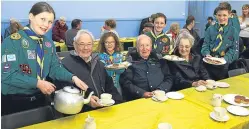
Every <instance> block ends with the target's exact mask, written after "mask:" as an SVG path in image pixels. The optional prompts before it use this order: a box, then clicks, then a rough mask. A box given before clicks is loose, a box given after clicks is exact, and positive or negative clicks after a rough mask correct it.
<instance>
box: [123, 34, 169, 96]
mask: <svg viewBox="0 0 249 129" xmlns="http://www.w3.org/2000/svg"><path fill="white" fill-rule="evenodd" d="M131 56H132V58H133V61H132V65H131V66H129V67H128V69H126V70H125V72H124V73H122V74H121V76H120V81H119V82H120V85H121V87H122V90H123V97H124V98H125V99H126V100H134V99H138V98H151V97H152V96H153V91H155V90H163V91H165V92H168V91H170V90H171V87H172V84H173V78H172V76H171V74H170V71H169V68H168V65H167V63H166V60H163V59H159V58H158V57H157V54H156V52H155V51H152V41H151V39H150V37H148V36H147V35H144V34H142V35H140V36H138V38H137V52H136V54H132V55H131Z"/></svg>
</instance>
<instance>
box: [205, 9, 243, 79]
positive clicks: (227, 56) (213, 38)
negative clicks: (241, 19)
mask: <svg viewBox="0 0 249 129" xmlns="http://www.w3.org/2000/svg"><path fill="white" fill-rule="evenodd" d="M216 11H217V13H216V15H217V16H216V17H217V20H218V23H216V24H215V25H213V26H210V27H209V28H208V29H207V31H206V33H205V38H204V43H203V45H202V49H201V54H202V55H203V56H204V57H218V58H223V59H224V60H225V61H226V64H224V65H219V66H218V65H211V64H206V63H205V66H206V68H207V70H208V72H209V75H210V77H211V78H212V79H214V80H220V79H224V78H226V77H227V72H228V66H229V64H231V63H232V62H233V61H235V60H237V59H238V55H239V44H238V39H239V36H238V32H237V30H236V28H235V27H233V26H232V25H230V24H228V19H229V16H230V11H229V8H227V7H226V6H222V5H220V6H218V7H217V8H216Z"/></svg>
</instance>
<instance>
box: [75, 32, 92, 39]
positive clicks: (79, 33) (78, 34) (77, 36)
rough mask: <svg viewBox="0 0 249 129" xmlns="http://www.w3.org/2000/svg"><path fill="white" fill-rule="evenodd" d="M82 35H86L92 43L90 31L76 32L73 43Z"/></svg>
mask: <svg viewBox="0 0 249 129" xmlns="http://www.w3.org/2000/svg"><path fill="white" fill-rule="evenodd" d="M82 34H88V35H89V36H90V37H91V38H92V41H94V36H93V34H92V33H91V32H90V31H88V30H79V31H78V32H77V34H76V36H75V37H74V41H77V40H78V39H79V38H80V36H81V35H82Z"/></svg>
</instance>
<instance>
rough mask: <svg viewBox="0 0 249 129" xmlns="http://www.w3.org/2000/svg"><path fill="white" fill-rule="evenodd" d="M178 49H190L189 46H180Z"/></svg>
mask: <svg viewBox="0 0 249 129" xmlns="http://www.w3.org/2000/svg"><path fill="white" fill-rule="evenodd" d="M179 48H180V49H183V48H186V49H190V48H191V47H190V46H182V45H180V46H179Z"/></svg>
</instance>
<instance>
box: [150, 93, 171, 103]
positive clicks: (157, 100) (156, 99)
mask: <svg viewBox="0 0 249 129" xmlns="http://www.w3.org/2000/svg"><path fill="white" fill-rule="evenodd" d="M151 99H152V100H154V101H156V102H164V101H166V100H168V97H167V96H165V97H163V98H161V100H160V99H158V98H157V97H156V96H154V95H153V96H152V98H151Z"/></svg>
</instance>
